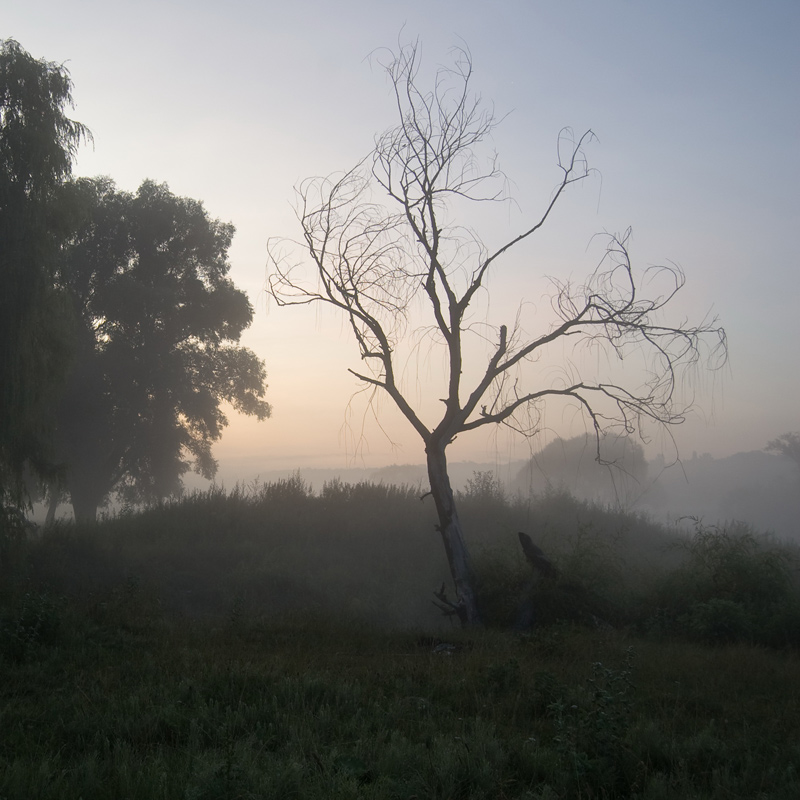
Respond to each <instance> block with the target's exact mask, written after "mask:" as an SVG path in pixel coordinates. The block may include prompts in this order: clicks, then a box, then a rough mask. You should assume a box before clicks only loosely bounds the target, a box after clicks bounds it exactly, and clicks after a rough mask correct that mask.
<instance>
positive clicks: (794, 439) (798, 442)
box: [765, 432, 800, 467]
mask: <svg viewBox="0 0 800 800" xmlns="http://www.w3.org/2000/svg"><path fill="white" fill-rule="evenodd" d="M765 449H766V451H767V452H768V453H777V454H778V455H781V456H786V457H787V458H791V459H792V461H794V463H795V464H797V466H798V467H800V433H798V432H794V433H783V434H781V435H780V436H779V437H778V438H777V439H773V440H772V441H771V442H769V443H768V444H767V446H766V448H765Z"/></svg>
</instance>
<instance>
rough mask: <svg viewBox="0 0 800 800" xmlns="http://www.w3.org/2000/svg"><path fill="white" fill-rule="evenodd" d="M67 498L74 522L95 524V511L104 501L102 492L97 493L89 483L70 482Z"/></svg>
mask: <svg viewBox="0 0 800 800" xmlns="http://www.w3.org/2000/svg"><path fill="white" fill-rule="evenodd" d="M69 496H70V500H71V502H72V513H73V514H74V515H75V522H95V521H96V520H97V509H98V507H99V506H100V504H101V503H102V502H103V500H104V499H105V493H104V492H102V491H98V490H97V489H96V488H95V487H94V486H93V485H91V483H89V482H78V483H72V482H71V485H70V487H69Z"/></svg>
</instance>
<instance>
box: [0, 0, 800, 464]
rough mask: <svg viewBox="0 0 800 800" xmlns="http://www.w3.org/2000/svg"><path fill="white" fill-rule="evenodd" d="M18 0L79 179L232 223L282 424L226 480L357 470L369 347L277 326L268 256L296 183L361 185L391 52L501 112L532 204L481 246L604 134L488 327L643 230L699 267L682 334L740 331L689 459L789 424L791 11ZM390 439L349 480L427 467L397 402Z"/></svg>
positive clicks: (646, 248)
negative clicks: (550, 279) (185, 199)
mask: <svg viewBox="0 0 800 800" xmlns="http://www.w3.org/2000/svg"><path fill="white" fill-rule="evenodd" d="M3 5H4V6H5V7H4V8H3V10H2V13H0V26H1V27H0V36H2V37H9V36H11V37H14V38H16V39H18V40H19V42H20V43H21V44H22V45H23V46H24V47H25V48H26V49H28V50H29V51H30V52H31V53H33V54H34V55H35V56H37V57H45V58H47V59H50V60H54V61H59V62H60V61H63V62H66V63H67V66H68V67H69V69H70V71H71V73H72V77H73V80H74V83H75V100H76V109H75V112H74V115H75V117H76V118H77V119H79V120H81V121H82V122H84V123H85V124H87V125H88V126H89V127H90V128H91V129H92V131H93V133H94V136H95V143H94V149H91V148H85V149H84V150H83V151H82V152H81V155H80V157H79V161H78V166H77V172H78V173H79V174H85V175H95V174H108V175H110V176H111V177H113V178H114V179H115V180H116V181H117V183H118V185H119V186H121V187H122V188H125V189H135V188H136V186H138V184H139V183H140V182H141V180H143V179H144V178H153V179H156V180H159V181H166V182H167V183H169V185H170V187H171V188H172V190H173V191H174V192H176V193H178V194H182V195H186V196H190V197H194V198H197V199H200V200H203V201H204V203H205V204H206V207H207V208H208V209H209V211H210V212H211V213H212V214H213V215H214V216H217V217H219V218H221V219H223V220H226V221H231V222H233V223H234V224H235V225H236V227H237V236H236V239H235V242H234V246H233V248H232V251H231V260H232V265H233V267H232V276H233V278H234V280H235V281H236V282H237V284H238V285H240V286H241V287H242V288H245V289H246V290H247V291H248V293H249V294H250V296H251V299H252V300H253V302H254V305H255V306H256V309H257V319H256V321H255V323H254V324H253V327H252V329H251V331H250V332H248V335H247V340H246V343H247V344H248V345H249V346H251V347H252V348H253V349H255V350H256V352H258V353H259V355H260V356H262V357H263V358H264V359H265V360H266V364H267V369H268V371H269V382H270V391H269V396H270V400H271V402H273V404H274V410H275V413H274V417H273V419H272V420H270V421H268V422H266V423H263V424H261V425H255V424H253V423H251V422H249V421H247V422H244V421H240V420H233V421H232V425H231V429H230V431H229V433H228V434H227V435H226V436H225V438H224V439H223V441H222V442H221V443H220V445H219V446H218V449H217V453H218V455H219V456H220V459H221V462H222V468H223V470H224V471H225V474H226V475H227V476H228V479H230V477H231V475H233V474H234V473H236V474H239V473H237V470H239V471H240V472H241V474H240V477H243V478H246V477H249V476H250V475H251V474H255V473H257V472H259V471H260V470H261V471H266V470H268V469H274V468H279V467H294V466H310V465H312V464H315V463H316V464H320V465H325V466H329V465H330V466H345V465H347V464H348V463H351V459H352V455H353V446H352V441H351V440H350V438H349V437H348V436H345V435H344V433H343V431H342V424H343V421H344V419H345V412H346V408H347V405H348V400H349V397H350V394H351V393H352V390H353V389H354V388H355V383H354V381H353V379H352V378H351V376H349V375H348V374H347V372H346V367H347V366H348V365H353V366H355V365H356V360H357V359H356V355H355V349H354V347H353V346H352V345H351V344H350V342H349V340H348V339H347V336H346V331H345V330H344V328H343V326H342V325H341V323H340V322H339V321H338V320H336V319H335V318H333V317H332V316H330V315H327V314H320V315H315V314H313V313H311V314H310V315H308V314H306V315H304V314H303V313H301V312H293V311H291V310H286V311H282V310H278V309H275V308H270V309H269V311H267V309H266V307H265V299H264V295H263V291H262V290H263V283H264V271H265V260H266V258H265V244H266V240H267V238H268V237H270V236H293V235H296V234H297V229H296V226H295V224H294V218H293V213H292V210H291V207H290V201H291V199H292V187H293V185H294V184H295V183H296V182H297V181H298V180H300V179H301V178H303V177H306V176H309V175H316V174H327V173H329V172H332V171H334V170H337V169H343V168H346V167H349V166H350V165H352V163H353V162H354V161H355V160H356V159H358V158H359V157H360V156H362V155H363V154H364V153H365V152H366V151H367V150H368V148H369V147H370V145H371V143H372V138H373V135H374V134H375V133H376V132H378V131H380V130H382V129H384V128H386V127H388V126H389V125H391V124H392V123H393V121H394V120H393V117H392V105H391V100H390V97H389V95H388V92H387V85H386V81H385V79H384V77H383V76H382V74H381V73H380V71H379V70H378V69H376V68H374V67H371V66H370V63H369V60H368V59H367V56H368V54H369V53H370V51H372V50H374V49H375V48H379V47H382V46H390V47H391V46H392V45H394V44H395V43H396V42H397V39H398V36H399V35H401V36H402V37H403V38H404V39H405V40H409V39H413V38H416V37H419V38H420V41H421V47H422V53H423V58H424V60H425V64H426V65H427V66H428V67H431V68H433V67H435V65H436V64H437V63H440V62H442V61H444V60H446V56H447V50H448V48H449V47H450V46H452V45H454V44H461V43H464V44H466V45H467V46H468V47H469V49H470V51H471V53H472V57H473V62H474V70H475V88H476V89H477V90H479V91H480V92H481V93H482V95H483V96H484V97H485V98H486V99H487V100H491V101H493V102H494V105H495V108H496V111H497V113H498V115H503V114H507V113H508V117H507V118H506V119H505V121H504V122H503V124H502V126H501V127H500V128H499V129H498V130H497V132H496V134H495V137H494V145H495V147H496V148H497V150H498V152H499V154H500V164H501V167H502V168H503V169H504V170H505V172H506V173H507V174H508V176H509V178H510V179H511V181H512V189H513V194H514V196H515V198H516V200H517V201H518V206H519V208H518V210H511V211H506V212H505V217H504V218H502V219H500V220H499V221H498V219H496V218H493V221H492V223H491V225H490V226H489V227H488V228H487V229H486V230H485V234H486V237H487V238H488V239H489V240H492V237H499V236H502V235H503V234H504V233H506V232H507V231H510V230H515V229H517V228H518V227H520V226H521V225H522V222H523V220H525V219H528V218H530V217H531V216H533V215H534V214H535V213H536V211H537V210H538V209H539V208H540V207H541V204H542V203H543V202H544V201H545V200H546V199H547V198H548V197H549V193H550V191H551V189H552V188H553V186H554V185H555V182H556V181H557V179H558V174H557V172H556V170H555V168H554V159H555V142H556V137H557V135H558V131H559V129H560V128H562V127H564V126H571V127H572V128H574V129H575V130H576V131H577V132H582V131H583V130H585V129H587V128H592V129H593V130H594V131H595V133H596V134H597V137H598V141H597V142H596V143H595V144H593V145H592V146H591V147H590V148H589V153H588V154H589V157H590V160H591V163H592V165H593V166H594V167H596V168H597V169H598V170H599V171H600V173H601V175H602V180H600V179H597V180H593V181H592V182H590V183H587V184H585V185H583V186H581V187H578V189H577V191H575V192H573V193H571V194H570V195H569V196H568V197H567V198H566V199H565V202H564V203H563V204H562V206H561V208H560V209H559V210H558V213H557V214H556V216H555V218H554V219H553V223H552V225H551V226H550V227H549V229H548V230H547V232H546V233H545V234H544V235H543V236H542V237H541V241H540V243H539V244H538V245H537V248H536V249H535V250H531V251H528V252H526V253H524V254H520V258H519V259H518V260H516V261H513V260H512V261H511V262H510V263H509V266H508V268H507V270H506V271H505V273H504V272H503V271H502V270H501V271H499V272H498V273H497V274H496V275H495V277H494V278H493V281H494V283H493V284H492V285H493V288H494V292H495V294H494V297H495V300H494V301H493V304H492V312H493V313H495V312H496V313H497V314H498V315H499V317H502V315H503V314H508V315H513V309H510V307H509V310H507V309H506V302H507V301H508V300H510V299H511V298H516V299H518V298H519V297H520V296H525V297H526V299H529V300H531V301H532V302H536V303H539V295H540V294H541V289H540V285H539V284H538V283H537V282H536V281H534V280H533V278H532V277H531V278H530V280H529V276H532V275H539V274H543V273H544V274H556V275H561V276H567V275H572V276H574V277H577V278H579V277H581V276H583V275H585V274H586V273H587V272H588V271H590V270H591V268H592V267H593V266H594V261H595V253H594V251H593V250H592V249H591V248H590V249H589V250H588V251H587V246H588V245H589V242H590V238H591V236H592V234H593V233H596V232H598V231H602V230H609V231H615V232H616V231H622V230H624V229H625V228H627V227H628V226H632V227H633V240H632V241H633V247H632V255H633V257H634V260H635V261H636V263H637V264H639V265H641V266H643V267H644V266H647V265H648V264H653V263H663V262H665V261H670V260H671V261H673V262H676V263H678V264H680V266H681V267H682V268H683V270H684V271H685V273H686V276H687V286H686V289H685V290H684V293H683V294H684V297H683V298H682V300H681V302H680V303H678V304H677V305H676V310H675V319H679V318H680V317H682V316H683V315H684V314H686V315H688V316H689V317H690V318H692V319H694V320H699V318H701V317H702V316H703V315H704V314H706V313H708V312H710V313H711V314H719V316H720V317H721V319H722V321H723V323H724V324H725V326H726V328H727V330H728V334H729V337H730V366H729V369H727V370H726V371H725V374H724V375H719V376H716V377H715V378H709V379H707V380H704V381H702V382H701V384H700V389H701V391H700V392H699V394H698V404H699V407H700V408H699V410H698V413H697V414H696V416H695V417H694V418H693V419H692V420H691V421H690V422H688V423H687V424H686V425H684V426H682V428H681V429H678V430H676V431H675V432H674V433H675V436H676V439H677V441H678V444H679V445H680V448H681V452H682V454H683V455H685V456H691V454H692V451H695V450H696V451H698V452H704V451H708V452H711V453H712V454H714V455H717V456H724V455H728V454H731V453H733V452H736V451H738V450H748V449H757V448H761V447H763V446H764V444H765V443H766V441H767V440H768V439H770V438H773V437H775V436H777V435H778V434H780V433H783V432H785V431H788V430H797V429H800V402H798V397H800V357H798V343H799V342H800V322H799V321H798V320H799V319H800V316H799V315H798V312H797V305H798V301H799V300H800V259H799V258H798V254H797V248H796V246H795V240H796V238H797V234H798V231H800V200H799V199H798V197H799V192H800V189H799V188H798V179H799V178H800V99H799V96H800V93H798V86H799V85H800V54H798V51H799V50H800V48H798V46H797V42H798V41H800V3H798V2H796V0H786V1H785V2H778V1H777V0H765V2H760V3H753V2H735V1H732V0H724V2H723V1H720V2H697V1H696V0H694V2H683V1H678V2H676V1H675V0H672V2H669V3H663V2H662V3H656V2H644V1H641V2H635V1H634V0H610V1H609V2H603V1H602V0H592V1H591V2H578V1H575V2H572V1H571V0H560V1H557V0H550V1H549V2H538V1H537V0H527V2H505V3H504V2H497V3H492V4H491V5H490V4H488V3H486V2H474V1H473V0H460V1H459V2H451V1H450V0H439V1H437V0H426V2H418V1H417V0H412V1H411V2H405V3H402V4H400V3H397V4H390V3H382V2H376V1H375V0H372V2H356V1H353V0H343V1H342V2H336V3H309V2H302V1H299V2H295V3H293V4H291V5H290V4H288V3H274V4H273V3H268V2H263V0H262V1H261V2H241V1H237V0H233V2H230V1H229V2H226V3H224V4H222V3H220V4H216V3H208V2H169V1H168V0H160V2H141V1H139V2H135V3H125V2H116V3H113V2H103V3H99V2H83V1H82V0H76V2H72V3H69V4H61V3H58V4H57V3H53V2H49V1H48V0H43V1H42V2H37V3H29V4H22V3H12V2H9V0H5V2H4V3H3ZM401 30H402V34H401ZM509 112H510V113H509ZM501 217H502V215H501ZM504 225H505V227H504ZM499 317H498V321H510V320H505V319H500V318H499ZM423 379H424V376H423ZM413 391H416V388H414V389H413ZM420 391H424V387H422V388H421V389H420ZM353 408H354V411H353V416H352V417H351V424H352V426H353V427H354V428H355V429H356V430H358V429H360V425H361V413H362V410H361V406H360V405H359V403H358V402H357V403H356V404H355V405H354V407H353ZM385 420H386V425H387V427H388V428H389V429H390V430H391V433H392V437H393V439H395V441H396V442H398V443H399V444H400V445H401V447H400V449H399V450H398V449H392V448H391V447H390V446H389V444H388V443H387V442H386V440H385V438H384V437H383V436H382V434H381V433H380V432H379V431H378V429H377V428H376V426H375V425H374V424H371V423H368V424H367V428H366V431H367V439H368V442H369V447H368V449H367V450H365V451H364V452H363V453H362V455H361V458H360V459H359V460H358V461H357V462H356V463H357V464H366V465H367V466H373V465H375V466H379V465H382V464H386V463H394V462H400V463H403V462H418V461H420V460H421V459H422V449H421V446H420V444H419V443H418V441H417V440H416V439H415V435H414V434H413V432H411V431H410V429H407V428H406V425H405V423H404V422H403V421H402V420H398V419H397V418H396V416H395V415H394V414H392V413H391V412H389V411H388V409H387V414H386V417H385ZM547 423H548V426H549V427H550V432H549V433H548V435H553V434H554V433H562V434H564V435H567V434H569V433H570V432H571V428H570V421H569V419H568V418H566V417H565V416H564V415H562V414H560V413H559V414H554V415H551V416H549V417H548V419H547ZM462 438H463V441H462V439H459V440H458V442H457V443H456V445H455V448H454V451H453V456H452V457H458V458H462V457H463V458H472V459H475V460H484V459H486V460H500V461H503V460H506V459H508V458H517V457H520V458H521V457H524V456H525V455H526V454H527V452H528V449H527V446H526V445H523V444H520V443H518V442H515V441H514V440H513V439H511V438H509V437H508V436H506V435H505V434H501V435H499V436H495V437H490V438H488V439H486V438H483V439H481V438H480V437H475V438H472V439H470V438H469V437H462ZM243 456H247V457H248V461H247V463H246V464H245V463H244V462H243V461H241V458H242V457H243ZM262 465H263V466H262Z"/></svg>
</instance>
